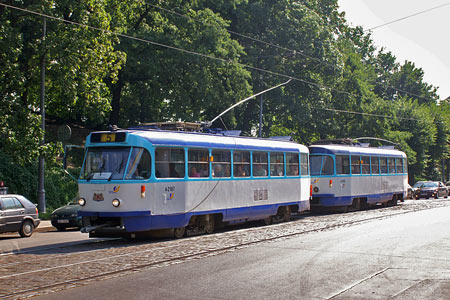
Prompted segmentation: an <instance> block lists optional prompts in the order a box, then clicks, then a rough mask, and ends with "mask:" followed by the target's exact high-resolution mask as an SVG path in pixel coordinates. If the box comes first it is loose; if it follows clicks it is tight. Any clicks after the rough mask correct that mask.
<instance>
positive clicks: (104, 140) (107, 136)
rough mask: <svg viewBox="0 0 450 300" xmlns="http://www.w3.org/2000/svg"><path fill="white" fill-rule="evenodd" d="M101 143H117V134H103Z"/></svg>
mask: <svg viewBox="0 0 450 300" xmlns="http://www.w3.org/2000/svg"><path fill="white" fill-rule="evenodd" d="M100 141H102V143H108V142H115V141H116V134H115V133H102V135H101V137H100Z"/></svg>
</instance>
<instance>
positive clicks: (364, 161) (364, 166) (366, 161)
mask: <svg viewBox="0 0 450 300" xmlns="http://www.w3.org/2000/svg"><path fill="white" fill-rule="evenodd" d="M361 171H362V173H363V174H370V158H369V157H368V156H362V157H361Z"/></svg>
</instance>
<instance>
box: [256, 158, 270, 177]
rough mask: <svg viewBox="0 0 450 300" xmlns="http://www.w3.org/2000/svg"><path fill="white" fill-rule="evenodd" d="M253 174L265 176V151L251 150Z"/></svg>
mask: <svg viewBox="0 0 450 300" xmlns="http://www.w3.org/2000/svg"><path fill="white" fill-rule="evenodd" d="M253 176H254V177H263V176H267V153H266V152H253Z"/></svg>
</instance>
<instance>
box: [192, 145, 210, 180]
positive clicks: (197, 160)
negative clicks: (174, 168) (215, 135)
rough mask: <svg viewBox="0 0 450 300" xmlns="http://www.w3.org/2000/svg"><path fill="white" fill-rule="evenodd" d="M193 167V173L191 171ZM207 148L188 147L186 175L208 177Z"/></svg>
mask: <svg viewBox="0 0 450 300" xmlns="http://www.w3.org/2000/svg"><path fill="white" fill-rule="evenodd" d="M192 168H195V173H193V172H192ZM209 173H210V172H209V149H207V148H189V149H188V177H189V178H194V179H195V178H207V177H209Z"/></svg>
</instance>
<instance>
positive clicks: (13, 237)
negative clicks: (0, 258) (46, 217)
mask: <svg viewBox="0 0 450 300" xmlns="http://www.w3.org/2000/svg"><path fill="white" fill-rule="evenodd" d="M91 241H94V240H93V239H90V240H89V237H88V234H85V233H81V232H80V231H79V230H78V229H73V230H66V231H62V232H58V231H57V230H56V228H48V229H46V230H45V231H44V232H34V233H33V235H32V236H31V237H29V238H21V237H20V235H19V234H18V233H17V232H13V233H3V234H0V255H2V254H3V255H4V254H8V253H11V252H14V253H18V252H20V253H23V252H29V251H35V250H42V249H52V248H58V247H62V246H69V245H73V244H79V243H88V242H91Z"/></svg>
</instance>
